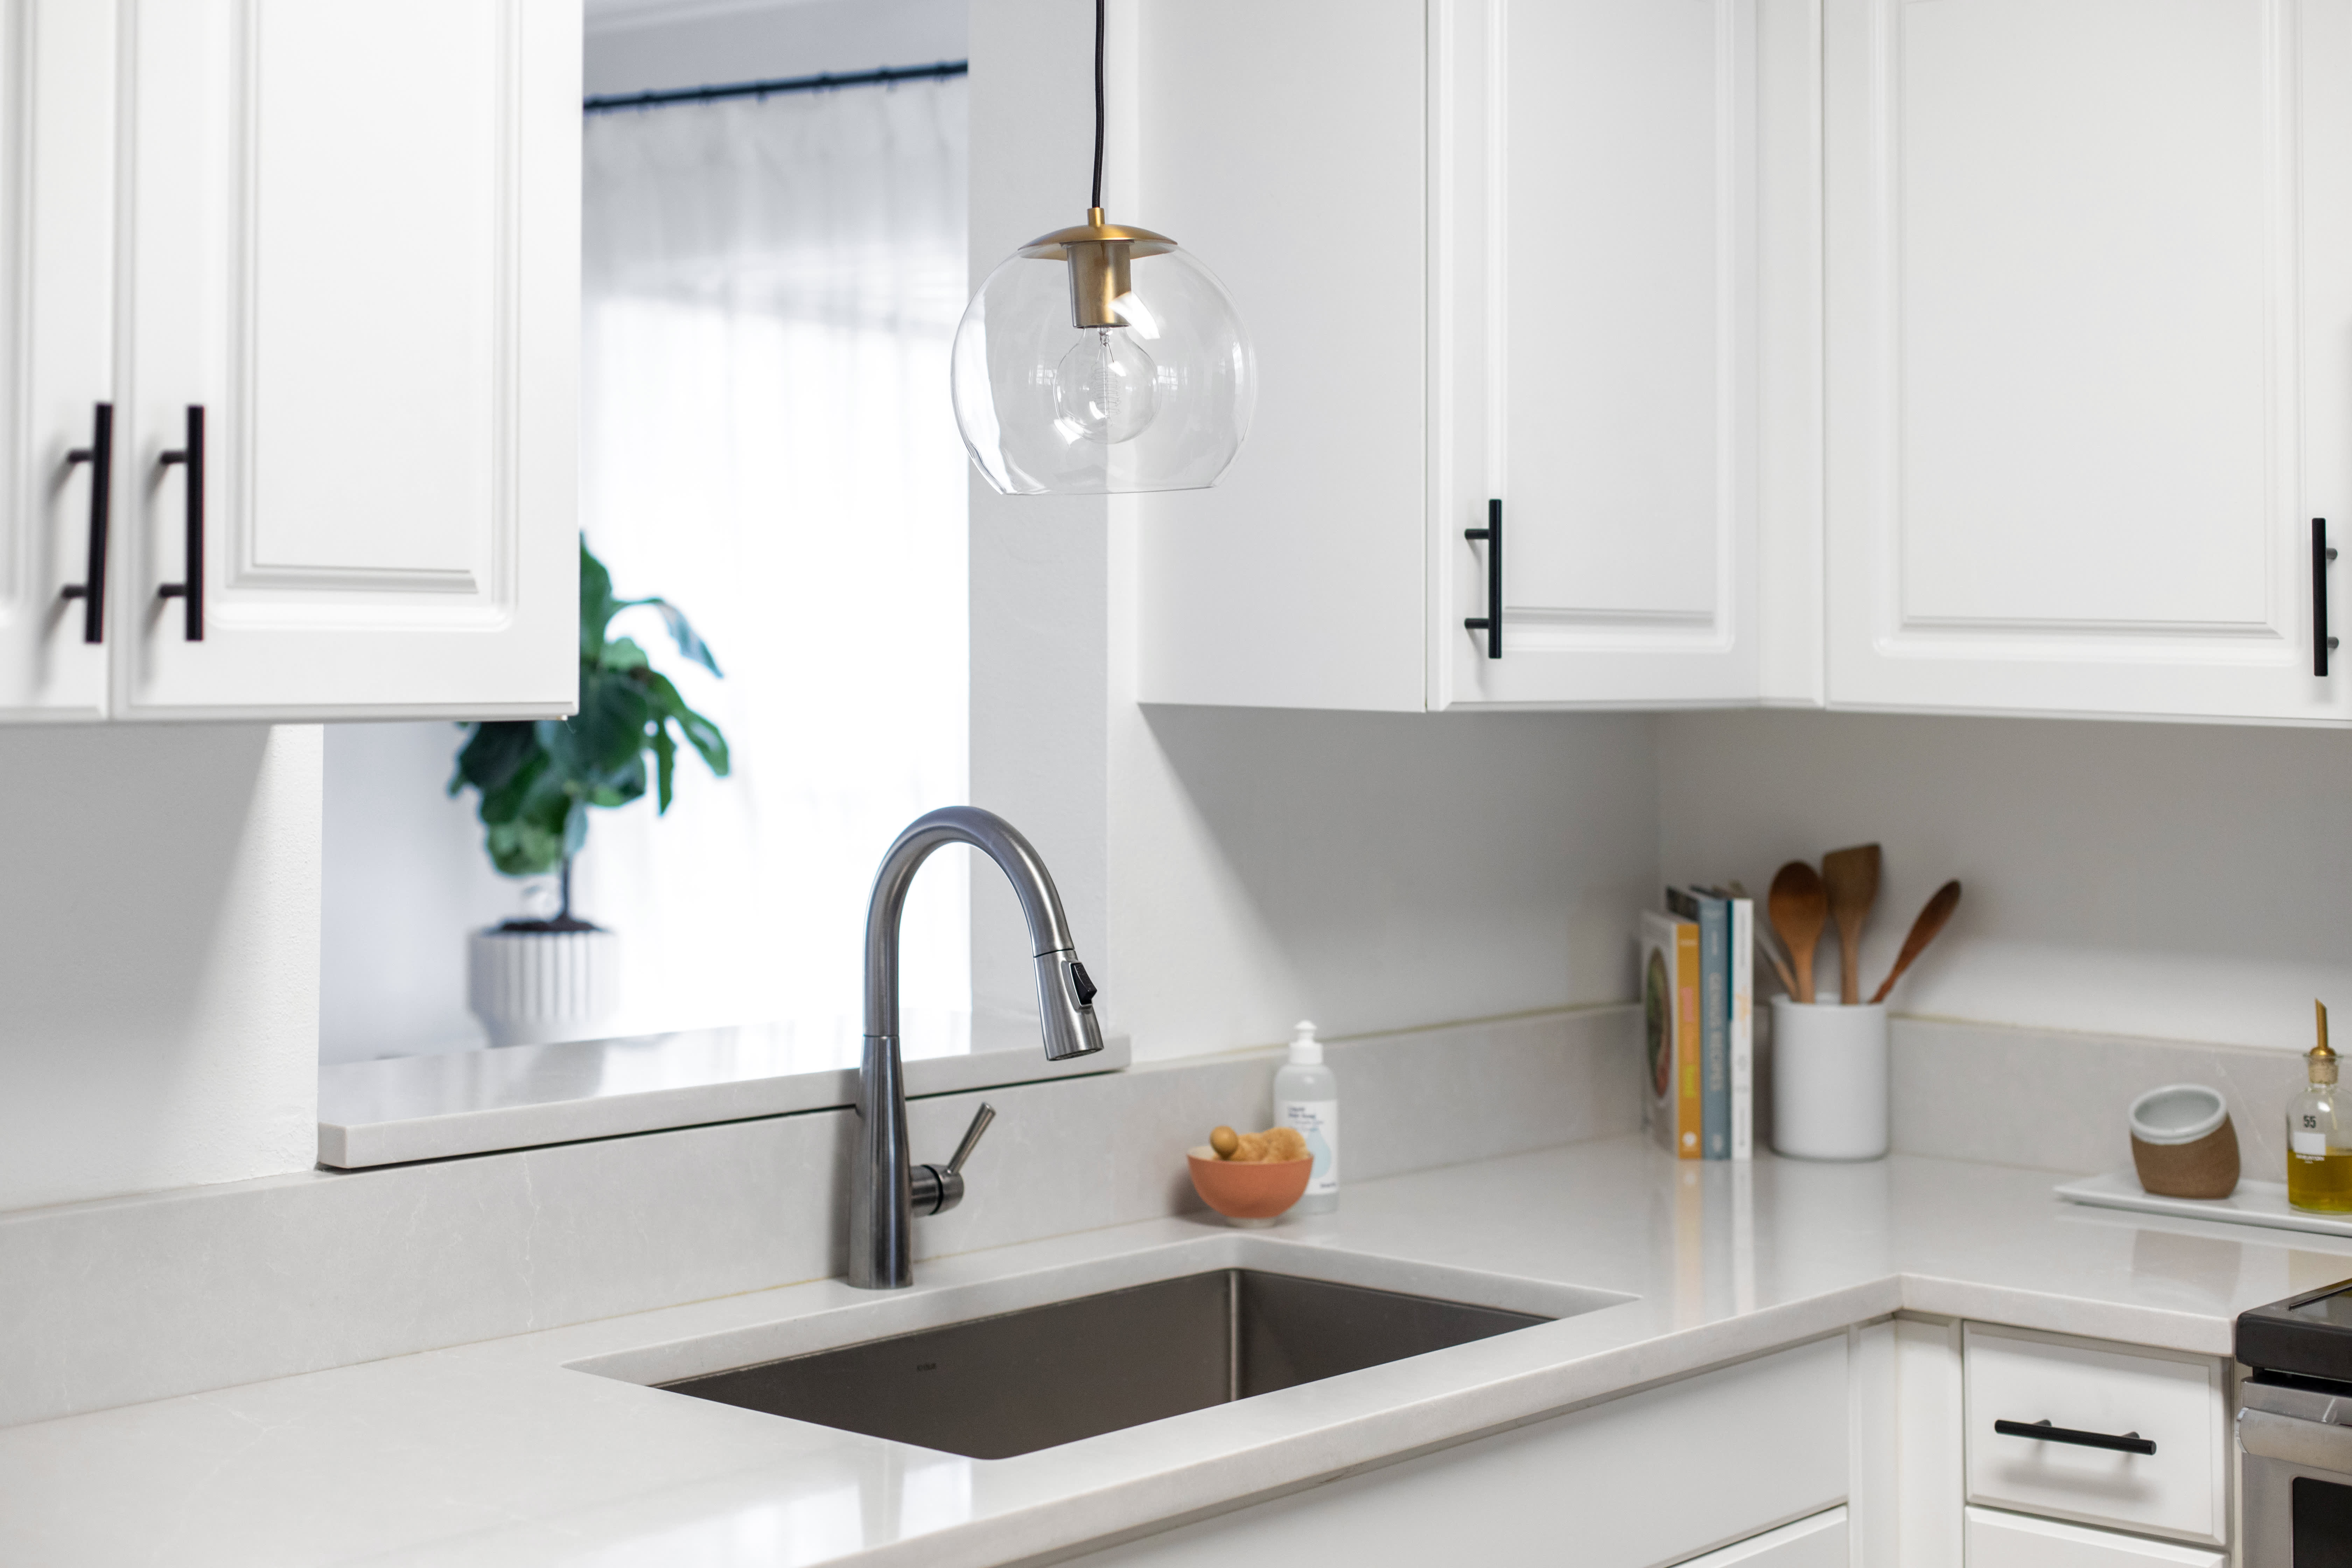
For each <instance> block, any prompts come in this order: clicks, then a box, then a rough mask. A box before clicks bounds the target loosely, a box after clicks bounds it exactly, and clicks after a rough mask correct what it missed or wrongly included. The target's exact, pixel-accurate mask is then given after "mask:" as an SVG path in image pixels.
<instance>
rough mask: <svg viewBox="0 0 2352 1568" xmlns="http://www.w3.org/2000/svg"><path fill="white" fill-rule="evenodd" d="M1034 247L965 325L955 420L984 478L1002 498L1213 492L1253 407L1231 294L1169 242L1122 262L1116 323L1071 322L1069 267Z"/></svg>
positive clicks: (1250, 371) (987, 292) (1251, 369)
mask: <svg viewBox="0 0 2352 1568" xmlns="http://www.w3.org/2000/svg"><path fill="white" fill-rule="evenodd" d="M1038 248H1041V247H1036V246H1032V247H1025V248H1024V253H1023V254H1019V255H1016V256H1014V257H1013V258H1012V259H1011V260H1009V261H1007V262H1005V263H1004V264H1003V266H1001V267H999V268H997V269H996V270H995V271H993V272H992V273H990V274H989V275H988V280H987V281H986V282H985V283H982V285H981V286H980V292H979V293H977V294H975V295H973V296H972V300H971V305H970V306H969V307H967V308H966V309H965V310H964V313H963V320H962V321H961V322H960V323H958V325H957V327H956V336H955V355H954V375H953V379H954V391H955V415H956V424H957V426H958V427H959V428H961V430H962V432H963V442H964V445H965V446H966V447H969V448H970V449H971V460H972V461H973V462H974V463H976V464H978V465H979V467H980V471H981V472H982V474H983V475H985V476H987V479H988V482H989V483H990V484H992V485H993V486H994V487H995V488H996V489H998V490H999V491H1001V492H1003V494H1005V495H1108V494H1120V493H1126V492H1129V491H1136V490H1192V489H1206V488H1207V487H1208V486H1210V485H1213V484H1215V483H1216V482H1217V480H1218V479H1221V478H1223V475H1224V472H1225V469H1226V468H1229V467H1231V466H1232V464H1233V460H1234V458H1235V457H1236V456H1237V455H1238V454H1239V453H1240V451H1241V449H1242V440H1243V437H1245V436H1247V435H1248V434H1249V426H1250V416H1251V414H1252V413H1253V412H1254V411H1255V408H1256V405H1257V358H1256V355H1255V353H1254V352H1253V351H1252V350H1251V348H1250V341H1249V333H1248V331H1246V330H1244V328H1243V326H1242V321H1241V315H1240V312H1238V311H1236V310H1234V302H1233V300H1231V299H1230V298H1229V297H1228V296H1227V295H1226V293H1225V290H1224V286H1223V284H1221V283H1219V282H1218V281H1217V279H1216V276H1215V274H1213V273H1212V272H1211V271H1210V270H1209V269H1208V268H1205V267H1203V266H1202V265H1201V264H1200V263H1199V262H1198V261H1195V260H1194V259H1193V258H1192V257H1191V256H1189V255H1187V254H1186V253H1185V252H1184V251H1183V250H1182V249H1181V247H1175V246H1173V245H1171V246H1169V247H1168V248H1166V249H1164V250H1160V251H1159V252H1158V253H1157V254H1151V255H1139V256H1137V257H1135V258H1133V260H1132V261H1131V262H1128V263H1126V264H1125V271H1124V274H1123V277H1122V279H1121V280H1122V281H1123V282H1125V283H1126V284H1127V285H1128V287H1127V289H1125V290H1124V291H1122V292H1119V293H1118V295H1117V297H1116V299H1115V300H1113V301H1112V305H1111V310H1110V314H1111V315H1113V316H1115V317H1116V318H1117V320H1118V323H1119V324H1118V325H1114V326H1107V327H1079V326H1074V325H1072V324H1071V323H1072V321H1074V320H1075V319H1076V315H1077V313H1078V308H1077V306H1076V302H1075V291H1074V289H1073V284H1072V271H1073V265H1072V263H1071V262H1070V261H1069V260H1067V259H1066V258H1064V257H1063V256H1062V255H1061V254H1060V253H1059V247H1054V249H1055V254H1052V255H1046V256H1035V255H1031V254H1028V253H1027V252H1028V251H1031V250H1035V249H1038ZM1137 248H1139V249H1141V248H1143V247H1137ZM1097 319H1099V318H1097Z"/></svg>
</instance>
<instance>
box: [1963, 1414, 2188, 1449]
mask: <svg viewBox="0 0 2352 1568" xmlns="http://www.w3.org/2000/svg"><path fill="white" fill-rule="evenodd" d="M1992 1429H1993V1430H1994V1431H1996V1432H1998V1433H2000V1435H2001V1436H2004V1437H2038V1438H2040V1439H2041V1440H2042V1442H2044V1443H2072V1444H2074V1446H2075V1447H2078V1448H2112V1449H2114V1450H2115V1451H2116V1453H2118V1454H2153V1453H2155V1452H2156V1445H2155V1444H2154V1443H2153V1442H2150V1441H2149V1440H2148V1439H2147V1438H2146V1437H2143V1436H2140V1435H2139V1434H2138V1433H2137V1432H2126V1433H2125V1434H2124V1435H2123V1436H2120V1437H2117V1436H2113V1435H2111V1434H2109V1433H2105V1432H2077V1431H2075V1430H2074V1428H2073V1427H2071V1426H2052V1425H2050V1423H2049V1422H2047V1421H2032V1422H2027V1421H1996V1422H1994V1423H1993V1424H1992Z"/></svg>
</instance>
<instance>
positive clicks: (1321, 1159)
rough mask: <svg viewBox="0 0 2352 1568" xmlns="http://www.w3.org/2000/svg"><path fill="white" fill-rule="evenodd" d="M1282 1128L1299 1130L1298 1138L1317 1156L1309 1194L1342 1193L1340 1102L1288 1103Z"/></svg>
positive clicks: (1309, 1185) (1312, 1101)
mask: <svg viewBox="0 0 2352 1568" xmlns="http://www.w3.org/2000/svg"><path fill="white" fill-rule="evenodd" d="M1282 1124H1283V1125H1284V1126H1285V1127H1296V1128H1297V1129H1298V1135H1299V1136H1300V1137H1301V1138H1304V1139H1306V1140H1307V1152H1308V1153H1309V1154H1312V1155H1314V1156H1315V1169H1314V1171H1313V1172H1312V1173H1309V1174H1308V1176H1307V1191H1308V1192H1309V1193H1336V1192H1338V1191H1339V1101H1338V1100H1284V1101H1283V1102H1282Z"/></svg>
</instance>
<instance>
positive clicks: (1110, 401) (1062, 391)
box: [1054, 327, 1160, 445]
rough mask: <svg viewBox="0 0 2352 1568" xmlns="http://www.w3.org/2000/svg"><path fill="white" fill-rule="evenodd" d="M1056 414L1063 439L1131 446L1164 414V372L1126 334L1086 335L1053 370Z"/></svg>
mask: <svg viewBox="0 0 2352 1568" xmlns="http://www.w3.org/2000/svg"><path fill="white" fill-rule="evenodd" d="M1054 411H1055V415H1056V416H1058V417H1056V418H1055V421H1054V423H1055V426H1056V427H1057V428H1059V429H1060V430H1061V431H1062V433H1063V436H1064V438H1065V439H1067V440H1073V441H1076V440H1085V441H1099V442H1102V443H1104V444H1105V445H1115V444H1117V443H1118V442H1120V441H1132V440H1133V439H1135V437H1138V436H1140V435H1141V434H1143V432H1144V430H1145V428H1146V427H1147V426H1150V423H1151V419H1152V416H1154V415H1156V414H1158V413H1159V412H1160V366H1159V365H1158V364H1157V363H1154V362H1153V360H1152V358H1151V356H1150V354H1148V353H1144V352H1143V350H1142V348H1141V346H1140V345H1139V344H1138V343H1136V342H1134V341H1133V340H1132V339H1130V338H1129V336H1128V335H1127V333H1126V331H1123V330H1120V329H1118V328H1112V327H1097V328H1095V329H1093V330H1091V331H1086V332H1084V333H1082V334H1081V335H1080V336H1079V338H1078V341H1077V342H1076V345H1075V346H1074V347H1072V348H1071V350H1070V352H1069V353H1066V354H1064V355H1063V356H1062V363H1061V364H1060V365H1059V366H1057V367H1056V368H1055V372H1054Z"/></svg>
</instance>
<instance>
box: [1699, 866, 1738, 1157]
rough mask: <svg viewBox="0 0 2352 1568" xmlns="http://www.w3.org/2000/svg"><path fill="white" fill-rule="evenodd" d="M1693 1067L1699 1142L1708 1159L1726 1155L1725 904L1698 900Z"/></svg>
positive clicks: (1727, 927) (1728, 1091)
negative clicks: (1697, 1074)
mask: <svg viewBox="0 0 2352 1568" xmlns="http://www.w3.org/2000/svg"><path fill="white" fill-rule="evenodd" d="M1698 946H1699V961H1698V962H1699V1067H1700V1070H1701V1073H1702V1075H1703V1079H1704V1086H1703V1088H1702V1090H1701V1119H1702V1121H1703V1122H1704V1124H1705V1136H1704V1140H1703V1143H1702V1147H1703V1148H1704V1149H1705V1150H1706V1158H1708V1159H1710V1160H1728V1159H1730V1158H1731V903H1730V900H1727V899H1716V898H1702V899H1700V900H1698Z"/></svg>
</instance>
